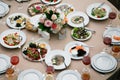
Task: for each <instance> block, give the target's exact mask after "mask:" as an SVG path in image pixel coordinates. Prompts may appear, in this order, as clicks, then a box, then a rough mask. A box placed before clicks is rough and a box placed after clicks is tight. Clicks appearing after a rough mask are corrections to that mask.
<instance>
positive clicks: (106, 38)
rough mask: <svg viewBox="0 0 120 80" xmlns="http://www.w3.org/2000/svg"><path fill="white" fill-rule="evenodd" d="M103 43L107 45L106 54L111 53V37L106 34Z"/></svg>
mask: <svg viewBox="0 0 120 80" xmlns="http://www.w3.org/2000/svg"><path fill="white" fill-rule="evenodd" d="M103 43H104V44H105V45H107V47H106V48H104V49H103V51H104V52H107V53H110V45H111V43H112V39H111V35H109V34H106V35H105V36H104V37H103Z"/></svg>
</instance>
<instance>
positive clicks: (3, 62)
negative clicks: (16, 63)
mask: <svg viewBox="0 0 120 80" xmlns="http://www.w3.org/2000/svg"><path fill="white" fill-rule="evenodd" d="M10 66H11V63H10V57H9V56H7V55H5V54H0V74H1V73H4V72H5V71H6V70H7V69H8V68H9V67H10Z"/></svg>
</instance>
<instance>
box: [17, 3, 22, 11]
mask: <svg viewBox="0 0 120 80" xmlns="http://www.w3.org/2000/svg"><path fill="white" fill-rule="evenodd" d="M18 3H19V4H18V10H21V9H23V2H18Z"/></svg>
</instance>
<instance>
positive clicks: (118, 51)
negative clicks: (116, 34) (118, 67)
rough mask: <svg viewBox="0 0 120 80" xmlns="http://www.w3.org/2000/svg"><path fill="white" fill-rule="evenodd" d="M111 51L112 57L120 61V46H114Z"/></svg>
mask: <svg viewBox="0 0 120 80" xmlns="http://www.w3.org/2000/svg"><path fill="white" fill-rule="evenodd" d="M111 50H112V52H111V53H112V55H113V56H114V57H115V58H116V59H117V61H120V46H117V45H114V46H112V48H111Z"/></svg>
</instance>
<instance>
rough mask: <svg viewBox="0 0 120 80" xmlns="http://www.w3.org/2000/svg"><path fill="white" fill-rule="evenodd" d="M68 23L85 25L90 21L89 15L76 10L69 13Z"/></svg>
mask: <svg viewBox="0 0 120 80" xmlns="http://www.w3.org/2000/svg"><path fill="white" fill-rule="evenodd" d="M67 19H68V22H67V24H68V25H70V26H71V27H84V26H86V25H87V24H88V23H89V17H88V16H87V15H86V14H85V13H84V12H80V11H74V12H71V13H69V14H68V15H67Z"/></svg>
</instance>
